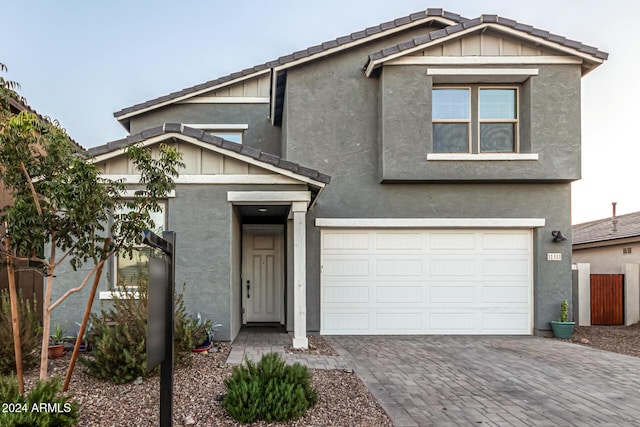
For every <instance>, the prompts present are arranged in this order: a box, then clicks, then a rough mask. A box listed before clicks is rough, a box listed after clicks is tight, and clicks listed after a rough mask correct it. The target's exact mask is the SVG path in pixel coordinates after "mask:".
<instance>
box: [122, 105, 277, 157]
mask: <svg viewBox="0 0 640 427" xmlns="http://www.w3.org/2000/svg"><path fill="white" fill-rule="evenodd" d="M163 123H191V124H246V125H249V129H247V130H245V131H244V133H243V144H246V145H248V146H250V147H254V148H257V149H259V150H262V151H264V152H266V153H271V154H275V155H277V156H279V155H280V143H281V142H280V141H281V137H280V130H281V129H280V128H279V127H274V126H271V122H270V121H269V105H268V104H174V105H170V106H167V107H165V108H161V109H158V110H153V111H150V112H148V113H146V114H142V115H140V116H136V117H133V118H131V133H132V134H135V133H138V132H142V131H143V130H145V129H149V128H152V127H154V126H160V125H162V124H163Z"/></svg>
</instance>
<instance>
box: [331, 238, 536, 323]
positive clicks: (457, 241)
mask: <svg viewBox="0 0 640 427" xmlns="http://www.w3.org/2000/svg"><path fill="white" fill-rule="evenodd" d="M531 234H532V233H531V231H530V230H486V229H483V230H433V229H431V230H423V229H421V230H415V229H411V230H389V229H324V230H322V286H321V316H322V319H321V333H322V334H325V335H336V334H371V335H381V334H513V335H515V334H520V335H530V334H531V322H532V258H531V253H532V249H531V246H532V243H531Z"/></svg>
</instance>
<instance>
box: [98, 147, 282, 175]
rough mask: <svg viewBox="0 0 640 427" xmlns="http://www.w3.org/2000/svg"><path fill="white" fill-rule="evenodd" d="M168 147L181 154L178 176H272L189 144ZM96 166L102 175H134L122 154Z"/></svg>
mask: <svg viewBox="0 0 640 427" xmlns="http://www.w3.org/2000/svg"><path fill="white" fill-rule="evenodd" d="M168 145H169V146H174V147H177V148H178V151H179V152H181V153H182V161H183V162H184V163H185V167H184V168H181V169H180V170H179V173H180V175H218V174H224V175H239V174H241V175H266V174H270V175H271V174H274V172H271V171H269V170H266V169H263V168H260V167H258V166H254V165H251V164H248V163H246V162H243V161H241V160H237V159H234V158H232V157H228V156H225V155H223V154H219V153H216V152H213V151H210V150H207V149H206V148H202V147H198V146H195V145H192V144H189V143H170V144H168ZM158 150H159V148H158V147H157V146H154V147H152V149H151V154H152V156H153V157H154V158H158V156H159V154H158ZM97 166H98V168H99V169H100V172H102V173H103V174H110V175H115V174H136V171H135V167H134V165H133V162H131V161H130V160H129V159H128V158H127V156H126V155H124V154H123V155H122V156H117V157H114V158H112V159H109V160H106V161H104V162H100V163H98V164H97Z"/></svg>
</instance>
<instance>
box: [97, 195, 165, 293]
mask: <svg viewBox="0 0 640 427" xmlns="http://www.w3.org/2000/svg"><path fill="white" fill-rule="evenodd" d="M159 204H161V205H163V207H162V213H163V216H164V218H163V224H162V227H163V229H166V224H167V203H166V202H164V201H160V202H159ZM144 247H146V246H145V245H136V246H135V248H144ZM112 273H113V275H112V277H113V283H111V284H110V286H112V288H113V289H118V288H119V286H118V255H117V254H116V255H114V257H113V266H112ZM136 288H137V286H129V287H127V289H129V291H133V290H134V289H136ZM126 295H127V292H124V291H118V290H113V291H106V292H100V299H101V300H102V299H106V300H109V299H114V297H115V298H125V297H126ZM134 298H136V299H137V298H138V293H137V292H135V293H134Z"/></svg>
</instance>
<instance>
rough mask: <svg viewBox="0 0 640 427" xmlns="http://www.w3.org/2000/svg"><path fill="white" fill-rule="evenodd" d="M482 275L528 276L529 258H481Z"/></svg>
mask: <svg viewBox="0 0 640 427" xmlns="http://www.w3.org/2000/svg"><path fill="white" fill-rule="evenodd" d="M480 264H481V266H482V267H481V268H482V275H483V276H485V277H486V276H521V277H527V276H529V260H527V259H513V258H511V259H509V258H496V259H483V260H482V261H481V262H480Z"/></svg>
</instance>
